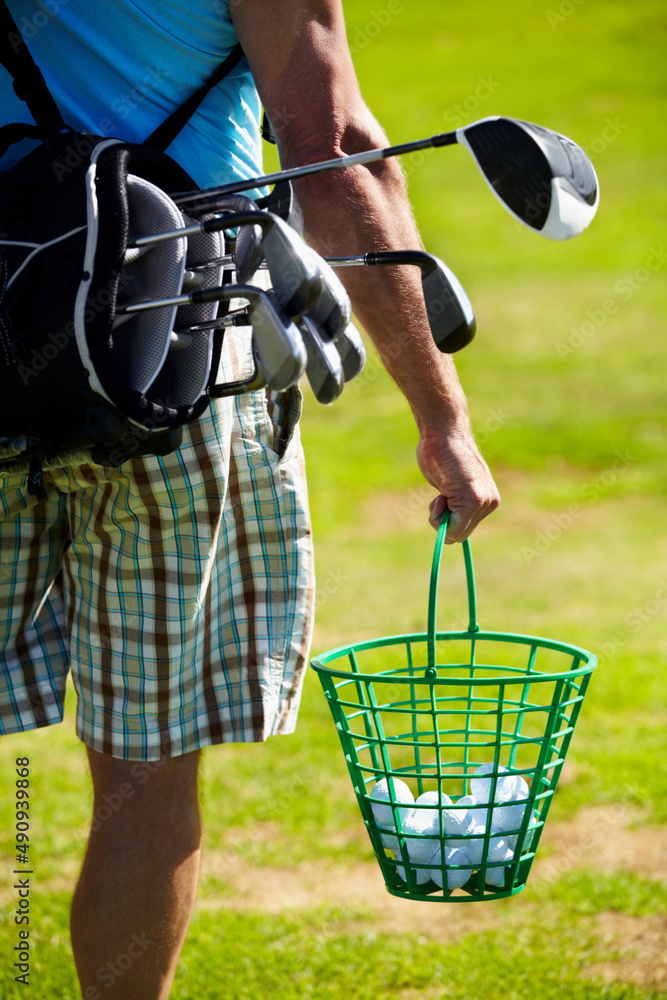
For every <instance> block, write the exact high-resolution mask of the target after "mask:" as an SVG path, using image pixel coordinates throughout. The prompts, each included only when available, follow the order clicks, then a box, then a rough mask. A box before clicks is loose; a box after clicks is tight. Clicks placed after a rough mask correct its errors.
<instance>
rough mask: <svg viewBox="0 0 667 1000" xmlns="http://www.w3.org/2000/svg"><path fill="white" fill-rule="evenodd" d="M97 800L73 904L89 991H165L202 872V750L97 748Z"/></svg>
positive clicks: (88, 998)
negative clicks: (150, 752) (144, 753)
mask: <svg viewBox="0 0 667 1000" xmlns="http://www.w3.org/2000/svg"><path fill="white" fill-rule="evenodd" d="M88 757H89V761H90V770H91V775H92V778H93V788H94V793H95V797H94V807H93V823H92V827H91V833H90V839H89V841H88V849H87V851H86V856H85V859H84V862H83V868H82V871H81V877H80V879H79V883H78V885H77V888H76V891H75V893H74V901H73V904H72V919H71V929H72V946H73V949H74V958H75V960H76V966H77V971H78V974H79V979H80V982H81V991H82V994H83V997H84V998H85V1000H101V998H102V997H103V998H104V1000H107V998H108V1000H120V998H122V1000H166V998H167V997H168V996H169V990H170V987H171V983H172V980H173V978H174V973H175V971H176V966H177V964H178V959H179V957H180V953H181V948H182V947H183V942H184V940H185V935H186V931H187V928H188V923H189V921H190V916H191V914H192V909H193V906H194V901H195V894H196V890H197V877H198V874H199V858H200V848H201V824H200V817H199V803H198V797H197V769H198V763H199V752H198V751H196V752H194V753H190V754H186V755H185V756H182V757H173V758H170V759H167V760H163V761H160V762H158V763H152V764H151V763H146V764H143V763H137V761H128V760H118V759H116V758H113V757H109V756H107V755H106V754H101V753H97V752H95V751H93V750H89V751H88Z"/></svg>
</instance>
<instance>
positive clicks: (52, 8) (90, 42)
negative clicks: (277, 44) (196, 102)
mask: <svg viewBox="0 0 667 1000" xmlns="http://www.w3.org/2000/svg"><path fill="white" fill-rule="evenodd" d="M8 6H9V9H10V11H11V13H12V16H13V17H14V20H15V22H16V25H17V27H18V28H19V31H20V33H21V35H22V36H23V37H24V39H25V41H26V42H27V45H28V48H29V49H30V52H31V54H32V56H33V58H34V59H35V62H36V63H37V64H38V66H39V67H40V69H41V70H42V72H43V74H44V78H45V80H46V82H47V85H48V87H49V89H50V91H51V93H52V94H53V96H54V98H55V100H56V103H57V104H58V107H59V108H60V110H61V112H62V115H63V118H64V120H65V121H66V122H67V124H68V125H71V126H72V127H73V128H75V129H77V130H79V131H85V132H90V133H94V134H97V135H105V136H114V137H116V138H120V139H125V140H127V141H129V142H143V140H144V139H146V138H147V137H148V136H149V135H150V134H151V132H152V131H153V130H154V129H155V128H157V126H158V125H159V124H160V123H161V122H163V121H164V120H165V118H167V117H168V116H169V115H170V114H171V112H172V111H174V109H175V108H177V107H178V106H179V105H181V104H182V103H183V101H185V100H186V99H187V98H188V97H189V96H190V94H192V93H194V92H195V91H196V90H197V89H198V88H199V87H200V86H201V84H203V83H205V82H206V80H208V79H209V77H210V76H211V75H212V74H213V72H214V70H215V69H216V68H217V67H218V66H219V65H220V63H221V62H222V61H223V60H224V58H225V57H226V56H227V55H228V54H229V52H230V51H231V49H232V48H233V47H234V45H235V44H236V42H237V37H236V33H235V32H234V28H233V26H232V22H231V18H230V15H229V0H187V2H184V0H115V2H113V3H109V0H40V2H38V3H35V2H34V0H9V2H8ZM31 121H32V118H31V116H30V113H29V111H28V110H27V107H26V105H25V104H24V103H23V102H22V101H20V100H19V99H18V98H17V97H16V95H15V94H14V91H13V88H12V81H11V79H10V77H9V74H8V73H7V72H6V70H5V69H4V68H3V67H2V66H0V124H6V123H8V122H31ZM259 124H260V104H259V98H258V96H257V91H256V89H255V86H254V83H253V80H252V76H251V74H250V70H249V68H248V64H247V61H246V60H245V58H244V59H242V60H241V62H240V63H239V64H238V66H237V67H236V68H235V69H234V70H233V71H232V72H231V74H230V75H229V76H228V77H226V78H225V79H224V80H223V81H222V82H221V83H219V84H218V85H217V87H215V88H214V89H213V91H211V92H210V93H209V94H208V95H207V97H206V98H205V99H204V101H203V103H202V105H201V106H200V108H199V110H198V111H197V112H196V113H195V114H194V115H193V117H192V119H191V120H190V122H188V124H187V125H186V126H185V127H184V129H183V131H182V132H181V133H180V134H179V135H178V136H177V138H176V139H175V140H174V142H173V143H172V145H171V146H170V147H169V148H168V150H167V151H168V153H169V155H170V156H172V157H173V158H174V159H175V160H177V161H178V162H179V163H180V164H181V165H182V166H183V167H184V168H185V169H186V170H187V171H188V173H189V174H190V175H191V177H192V178H193V179H194V181H195V182H196V183H197V184H198V185H199V186H200V187H209V186H211V185H214V184H223V183H225V182H226V181H231V180H236V179H240V178H245V177H252V176H253V175H255V174H257V173H260V172H261V169H260V168H261V139H260V135H259ZM33 145H34V144H33ZM29 149H30V144H26V143H25V142H23V143H17V144H16V145H15V146H13V147H11V148H10V150H9V151H8V152H7V153H6V155H5V156H4V157H3V158H2V160H1V161H0V167H2V169H7V168H8V167H9V166H11V165H12V164H13V163H14V162H16V161H17V160H18V159H20V158H21V156H23V155H25V153H26V152H27V151H28V150H29Z"/></svg>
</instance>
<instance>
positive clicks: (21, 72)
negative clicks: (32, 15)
mask: <svg viewBox="0 0 667 1000" xmlns="http://www.w3.org/2000/svg"><path fill="white" fill-rule="evenodd" d="M0 62H1V63H2V65H3V66H4V67H5V69H6V70H8V72H9V73H10V74H11V75H12V77H13V78H14V91H15V93H16V96H17V97H19V98H20V99H21V100H22V101H25V103H26V104H27V105H28V108H29V110H30V114H31V115H32V117H33V118H34V119H35V123H36V125H37V132H38V135H39V137H40V138H41V139H43V140H44V141H46V142H48V140H49V139H51V138H52V137H53V136H54V135H56V134H57V133H58V132H60V131H62V130H63V129H65V128H66V127H67V126H66V125H65V122H64V121H63V118H62V115H61V114H60V111H59V109H58V105H57V104H56V102H55V101H54V100H53V97H52V96H51V92H50V91H49V88H48V87H47V86H46V82H45V80H44V77H43V76H42V72H41V70H40V68H39V66H38V65H37V64H36V62H35V61H34V59H33V58H32V56H31V55H30V52H29V51H28V46H27V45H26V43H25V41H24V39H23V37H22V36H21V33H20V31H19V29H18V28H17V27H16V22H15V21H14V18H13V17H12V15H11V13H10V12H9V8H8V7H7V4H6V3H5V0H0ZM27 127H28V128H30V126H27ZM28 134H29V133H28Z"/></svg>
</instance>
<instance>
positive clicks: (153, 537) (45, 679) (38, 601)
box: [0, 389, 314, 760]
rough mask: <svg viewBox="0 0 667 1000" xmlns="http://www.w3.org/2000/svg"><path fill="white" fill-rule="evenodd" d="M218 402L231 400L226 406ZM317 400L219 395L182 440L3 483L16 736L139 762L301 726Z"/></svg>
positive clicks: (6, 659)
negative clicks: (66, 721) (307, 423)
mask: <svg viewBox="0 0 667 1000" xmlns="http://www.w3.org/2000/svg"><path fill="white" fill-rule="evenodd" d="M213 407H214V408H213ZM300 408H301V396H300V392H299V390H298V389H292V390H290V391H289V392H288V393H285V394H283V395H282V396H275V395H274V394H268V393H266V394H265V393H253V394H251V395H247V396H241V397H238V398H237V399H235V400H218V401H216V402H215V403H214V404H213V405H212V407H211V408H210V409H209V411H208V412H207V413H206V414H204V416H203V417H201V418H200V419H199V420H198V421H196V422H195V423H193V424H191V425H189V426H188V427H186V428H185V436H184V442H183V444H182V446H181V447H180V448H179V449H178V451H176V452H174V453H173V454H171V455H167V456H165V457H163V458H158V457H153V456H151V457H146V458H137V459H132V460H131V461H129V462H126V463H125V464H124V465H122V466H121V467H120V468H118V469H113V468H103V467H100V466H93V465H81V466H69V467H66V468H62V469H51V470H48V471H46V472H45V473H44V495H43V496H41V497H39V498H36V497H34V496H32V495H30V494H29V493H27V491H26V480H25V477H21V476H19V475H14V476H10V477H6V478H5V479H3V480H0V485H1V487H2V488H1V489H0V606H1V614H2V625H0V633H4V634H0V656H1V661H0V662H1V665H2V671H1V676H0V732H1V733H12V732H21V731H24V730H27V729H33V728H37V727H41V726H48V725H51V724H52V723H55V722H60V721H62V718H63V704H64V697H65V687H66V680H67V675H68V672H69V670H70V668H71V671H72V680H73V683H74V687H75V690H76V694H77V723H76V725H77V734H78V735H79V737H80V738H81V739H82V740H83V742H84V743H86V744H88V746H90V747H92V748H93V749H95V750H98V751H100V752H102V753H106V754H111V755H112V756H114V757H121V758H125V759H128V760H157V759H160V758H162V757H165V756H169V757H172V756H178V755H180V754H184V753H188V752H189V751H192V750H195V749H198V748H200V747H204V746H208V745H212V744H217V743H222V742H244V741H257V740H263V739H266V737H267V736H269V735H271V734H274V733H287V732H291V731H293V729H294V726H295V724H296V715H297V711H298V705H299V699H300V693H301V685H302V681H303V675H304V671H305V666H306V664H307V662H308V652H309V645H310V639H311V629H312V612H313V604H314V586H313V569H312V534H311V528H310V521H309V515H308V505H307V493H306V484H305V470H304V461H303V453H302V450H301V444H300V440H299V430H298V416H299V413H300Z"/></svg>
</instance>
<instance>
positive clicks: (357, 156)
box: [172, 132, 458, 205]
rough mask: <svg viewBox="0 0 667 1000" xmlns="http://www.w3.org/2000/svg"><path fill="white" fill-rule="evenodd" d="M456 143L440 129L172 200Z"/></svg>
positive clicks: (218, 194) (244, 188)
mask: <svg viewBox="0 0 667 1000" xmlns="http://www.w3.org/2000/svg"><path fill="white" fill-rule="evenodd" d="M457 142H458V139H457V137H456V132H441V133H439V134H438V135H432V136H430V137H429V138H428V139H415V140H414V141H413V142H404V143H401V144H400V145H398V146H386V147H385V148H384V149H367V150H364V151H363V152H361V153H352V154H350V155H349V156H340V157H336V158H335V159H333V160H322V161H321V162H320V163H308V164H306V165H305V166H303V167H291V168H289V169H287V170H279V171H278V172H277V173H274V174H263V175H262V176H260V177H250V178H247V179H246V180H240V181H232V182H231V183H230V184H222V185H221V186H220V187H215V188H207V190H206V191H194V192H193V191H184V192H179V193H178V194H174V195H172V199H173V201H175V202H176V204H177V205H182V204H185V203H186V202H187V203H190V202H192V203H193V204H196V202H197V201H200V200H201V199H210V198H211V197H221V196H223V195H227V194H237V193H238V192H240V191H250V190H252V188H255V187H263V186H264V185H266V184H278V183H279V182H280V181H290V180H296V179H297V178H299V177H309V176H311V175H312V174H323V173H326V172H327V171H329V170H342V169H343V168H346V167H354V166H356V165H358V164H363V163H376V162H377V161H378V160H385V159H387V158H388V157H390V156H402V155H403V154H404V153H415V152H417V151H418V150H420V149H431V148H433V147H437V146H453V145H454V144H455V143H457Z"/></svg>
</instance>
